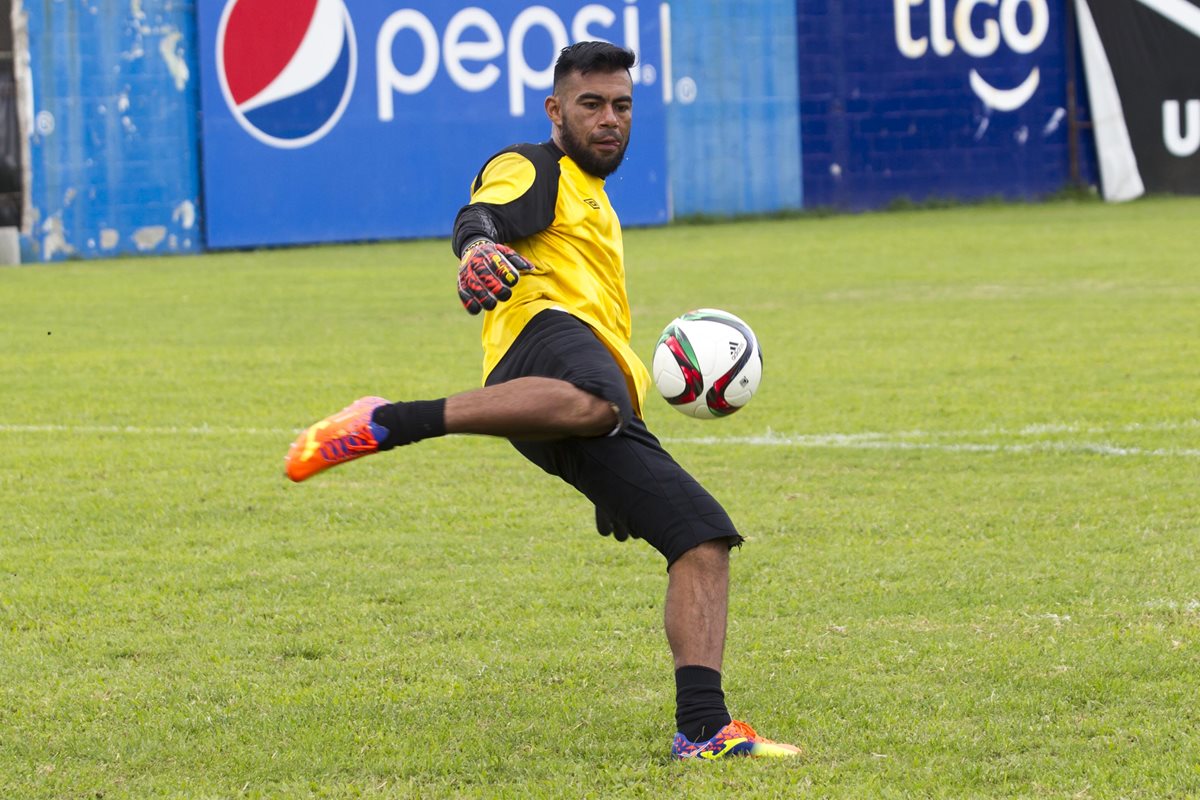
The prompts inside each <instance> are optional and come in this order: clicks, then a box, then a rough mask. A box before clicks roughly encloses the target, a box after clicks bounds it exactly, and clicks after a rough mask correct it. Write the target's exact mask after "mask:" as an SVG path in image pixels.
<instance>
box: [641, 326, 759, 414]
mask: <svg viewBox="0 0 1200 800" xmlns="http://www.w3.org/2000/svg"><path fill="white" fill-rule="evenodd" d="M653 375H654V385H655V386H657V387H658V391H659V392H661V393H662V396H663V397H664V398H666V401H667V402H668V403H670V404H671V406H672V407H673V408H675V409H677V410H678V411H679V412H680V413H683V414H687V415H688V416H689V417H696V418H697V419H717V418H719V417H727V416H729V415H730V414H732V413H733V412H735V411H737V410H738V409H739V408H741V407H742V406H744V405H746V403H749V402H750V398H751V397H753V396H754V393H755V392H756V391H758V384H759V382H760V381H761V380H762V351H761V350H760V349H759V347H758V339H757V338H756V337H755V336H754V331H752V330H750V326H749V325H747V324H746V323H745V322H743V321H742V320H740V319H738V318H737V317H735V316H734V315H733V314H730V313H729V312H727V311H718V310H717V309H715V308H701V309H698V310H696V311H689V312H687V313H686V314H683V315H681V316H679V317H677V318H675V319H674V320H672V321H671V324H670V325H668V326H667V327H666V328H665V329H664V330H663V333H662V337H661V338H660V339H659V340H658V346H657V347H655V348H654V367H653Z"/></svg>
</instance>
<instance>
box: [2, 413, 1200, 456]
mask: <svg viewBox="0 0 1200 800" xmlns="http://www.w3.org/2000/svg"><path fill="white" fill-rule="evenodd" d="M1197 429H1200V419H1189V420H1183V421H1180V422H1149V423H1142V422H1135V423H1129V424H1125V425H1115V426H1110V427H1096V426H1088V425H1077V424H1069V423H1049V424H1041V425H1030V426H1026V427H1023V428H1017V429H1005V428H985V429H982V430H977V431H919V430H912V431H898V432H893V433H883V432H866V433H818V434H796V435H788V434H780V433H775V432H774V431H770V430H768V431H767V432H766V433H765V434H762V435H759V436H690V437H675V438H664V439H663V441H664V442H667V443H669V444H682V445H698V446H710V445H719V446H725V447H728V446H730V445H747V446H750V447H794V448H799V449H835V450H837V449H842V450H932V451H940V452H950V453H1047V452H1050V453H1083V454H1091V455H1100V456H1157V457H1166V458H1200V448H1172V447H1167V448H1143V447H1126V446H1122V445H1117V444H1112V443H1109V442H1103V441H1100V442H1096V441H1078V440H1071V441H1035V442H1020V441H1017V442H1012V441H1011V440H1013V439H1017V440H1020V439H1023V438H1029V437H1037V436H1050V435H1063V434H1070V435H1072V436H1087V437H1094V436H1111V435H1113V434H1122V433H1125V434H1128V433H1138V432H1145V431H1159V432H1164V431H1165V432H1171V431H1183V430H1197ZM3 433H60V434H67V435H71V436H89V435H105V434H108V435H128V436H272V437H278V438H291V437H293V436H295V435H296V434H297V433H299V430H294V429H288V428H231V427H214V426H209V425H199V426H158V427H154V426H151V427H143V426H137V425H61V424H60V425H6V424H0V434H3ZM979 439H985V440H986V439H1008V440H1010V441H1009V442H988V441H983V442H980V441H977V440H979Z"/></svg>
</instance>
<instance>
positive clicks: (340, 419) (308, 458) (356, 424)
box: [287, 397, 388, 482]
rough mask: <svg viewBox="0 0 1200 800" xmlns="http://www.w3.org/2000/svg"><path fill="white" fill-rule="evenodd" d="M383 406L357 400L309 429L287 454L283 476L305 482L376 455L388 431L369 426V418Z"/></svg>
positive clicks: (374, 401)
mask: <svg viewBox="0 0 1200 800" xmlns="http://www.w3.org/2000/svg"><path fill="white" fill-rule="evenodd" d="M387 404H388V401H387V400H384V399H383V398H382V397H360V398H359V399H358V400H355V401H354V402H353V403H351V404H350V405H348V406H346V407H345V408H343V409H342V410H341V411H339V412H337V413H336V414H332V415H330V416H328V417H326V418H325V419H323V420H321V421H320V422H318V423H316V424H315V425H312V426H311V427H309V428H308V430H306V431H304V433H301V434H300V435H299V436H298V437H296V441H294V442H292V446H291V448H290V449H289V450H288V454H287V476H288V477H289V478H291V479H292V480H294V481H296V482H300V481H303V480H308V479H309V478H311V477H312V476H313V475H316V474H317V473H318V472H322V471H324V470H327V469H329V468H330V467H336V466H337V465H338V464H344V463H346V462H347V461H353V460H354V459H356V458H362V457H363V456H369V455H370V454H371V453H375V452H377V451H378V450H379V442H380V441H381V440H382V439H384V438H385V437H386V436H387V435H388V430H387V428H384V427H382V426H380V425H376V424H375V423H373V422H372V421H371V414H372V412H374V411H375V409H377V408H379V406H383V405H387Z"/></svg>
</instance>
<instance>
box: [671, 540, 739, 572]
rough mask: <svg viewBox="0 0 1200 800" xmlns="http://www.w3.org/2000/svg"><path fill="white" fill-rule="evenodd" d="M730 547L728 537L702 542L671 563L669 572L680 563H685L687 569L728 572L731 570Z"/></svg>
mask: <svg viewBox="0 0 1200 800" xmlns="http://www.w3.org/2000/svg"><path fill="white" fill-rule="evenodd" d="M729 548H730V542H729V540H728V539H710V540H708V541H707V542H701V543H700V544H698V545H696V546H695V547H693V548H691V549H690V550H687V551H685V552H684V554H683V555H681V556H680V557H679V558H677V559H676V560H675V562H674V563H673V564H671V567H670V569H669V570H668V572H669V571H671V570H673V569H675V568H676V567H677V566H679V565H680V564H683V565H685V569H693V570H699V571H702V572H727V571H728V570H729Z"/></svg>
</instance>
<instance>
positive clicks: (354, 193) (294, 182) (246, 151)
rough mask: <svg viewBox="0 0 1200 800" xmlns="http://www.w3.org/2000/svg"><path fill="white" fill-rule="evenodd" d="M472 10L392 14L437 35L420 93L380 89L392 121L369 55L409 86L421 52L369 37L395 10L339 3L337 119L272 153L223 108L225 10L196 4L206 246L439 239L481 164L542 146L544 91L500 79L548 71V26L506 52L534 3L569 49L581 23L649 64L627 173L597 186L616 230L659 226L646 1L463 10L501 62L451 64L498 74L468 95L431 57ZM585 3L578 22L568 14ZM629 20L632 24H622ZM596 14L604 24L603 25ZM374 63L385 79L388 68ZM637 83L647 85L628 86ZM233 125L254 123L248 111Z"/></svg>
mask: <svg viewBox="0 0 1200 800" xmlns="http://www.w3.org/2000/svg"><path fill="white" fill-rule="evenodd" d="M471 5H472V4H471V3H467V2H466V1H465V0H463V2H461V3H460V2H455V3H445V2H435V1H434V0H424V2H410V3H407V4H406V5H405V10H404V12H403V13H404V14H405V15H406V17H405V18H404V19H407V20H408V21H410V22H411V21H413V20H416V19H417V18H416V17H415V16H414V15H413V12H417V13H419V14H420V15H421V16H422V17H423V18H424V19H425V20H427V21H428V23H429V24H430V25H431V26H432V29H433V30H434V31H435V33H436V36H437V40H438V42H439V45H438V47H437V50H438V56H437V66H436V73H434V74H433V76H432V80H431V81H430V82H429V83H428V86H427V87H425V88H423V89H421V90H420V91H416V92H415V93H411V94H406V93H401V92H398V91H394V90H387V91H388V92H389V93H390V95H391V100H392V102H393V115H394V116H393V117H392V118H391V119H390V120H387V119H386V114H385V113H384V108H383V106H382V105H381V102H380V98H379V91H378V89H379V86H380V80H379V77H378V76H379V74H380V66H381V60H380V59H379V58H378V57H377V54H378V53H379V52H382V53H383V54H384V58H386V59H390V60H391V61H392V62H393V63H394V65H395V68H396V70H398V71H399V72H400V73H402V74H403V75H405V76H415V75H417V74H418V73H419V70H420V66H421V64H422V61H423V58H424V57H425V56H426V55H427V54H428V52H429V51H428V50H427V49H426V47H425V45H424V44H423V43H422V39H421V38H420V37H419V36H418V34H417V33H416V32H415V29H404V30H401V31H400V32H399V33H398V34H397V35H396V36H395V38H394V39H391V38H390V37H386V36H384V37H381V35H380V34H381V31H386V30H387V20H388V19H389V17H390V16H391V15H392V14H393V13H399V12H398V10H397V6H396V4H395V3H392V2H386V1H385V0H346V2H345V7H346V9H347V12H348V16H349V19H350V20H351V25H352V29H353V31H354V41H355V43H356V60H355V64H354V74H355V78H354V80H353V82H352V84H351V85H350V96H349V100H348V102H347V105H346V106H345V110H344V113H343V114H342V115H341V116H340V118H337V117H330V119H331V120H332V119H336V121H335V122H334V123H333V125H332V127H331V128H330V129H329V130H328V131H327V132H326V133H324V134H323V135H321V136H319V137H318V138H315V139H314V140H312V141H311V142H308V143H305V144H302V145H301V146H289V147H279V146H275V145H274V144H273V143H272V142H270V141H269V140H264V138H263V137H261V136H258V137H256V136H255V135H254V133H253V131H252V130H250V127H252V126H247V125H246V124H245V120H243V119H240V118H239V115H238V114H237V113H235V107H236V106H237V102H235V103H233V104H232V105H231V103H230V102H228V101H227V100H226V93H225V92H224V91H223V89H222V86H221V75H220V74H219V64H218V58H217V42H218V35H219V30H220V29H219V24H220V20H221V15H222V13H223V11H224V10H225V8H226V7H227V3H226V2H224V1H223V0H200V2H199V3H198V6H197V11H198V17H199V31H200V54H201V59H200V61H201V87H202V91H201V96H202V108H203V144H204V193H205V220H206V234H207V241H208V244H209V245H210V246H212V247H217V248H222V247H241V246H249V245H260V244H291V243H304V242H328V241H355V240H370V239H384V238H405V237H419V236H441V235H445V234H448V233H449V232H450V230H451V227H452V225H453V222H454V216H455V214H456V213H457V211H458V209H459V208H460V207H461V206H462V205H463V204H464V203H466V202H467V201H468V198H469V186H470V182H471V180H472V179H473V178H474V176H475V173H476V172H477V171H478V169H479V168H480V167H481V166H482V165H483V163H484V161H485V160H486V159H487V158H488V156H490V155H491V154H492V153H494V152H496V151H498V150H500V149H502V148H504V147H506V146H508V145H509V144H512V143H514V142H518V141H544V140H546V139H548V138H549V135H550V123H549V121H548V120H547V119H546V117H545V113H544V111H543V108H542V103H543V100H544V98H545V97H546V96H547V95H548V94H549V89H548V88H541V87H539V88H528V89H526V88H522V87H521V86H520V85H519V84H518V87H517V90H516V91H515V92H514V91H513V90H512V88H511V85H510V80H509V79H510V77H511V76H512V75H515V74H519V72H514V70H513V61H512V59H514V58H517V59H520V60H523V62H524V63H526V64H528V65H529V66H530V67H531V68H532V69H534V70H540V69H543V68H545V67H547V66H549V65H551V64H553V61H554V59H555V57H556V55H557V51H556V49H555V48H554V46H553V43H554V39H553V38H552V36H551V34H550V33H549V30H550V29H549V28H547V27H546V26H545V25H542V24H535V25H534V26H533V27H532V28H530V30H529V33H528V35H527V36H526V37H525V38H524V42H523V46H521V47H520V48H519V49H518V48H517V47H514V46H513V38H514V37H513V34H512V31H513V27H514V21H515V20H517V19H518V18H519V17H520V16H521V15H522V14H526V13H527V12H528V14H533V15H534V16H533V17H530V16H526V17H525V19H527V20H528V19H533V18H536V19H542V20H545V19H548V18H547V17H546V16H545V12H543V11H538V10H537V9H536V8H535V6H536V5H540V6H541V7H543V8H547V9H549V11H550V12H552V14H553V16H554V17H555V18H556V19H557V20H559V21H560V22H559V23H558V24H561V26H562V31H563V32H564V33H565V34H566V35H567V36H569V38H570V39H571V40H574V39H575V38H577V37H575V36H572V35H571V34H572V33H573V32H575V31H576V29H577V26H578V25H580V24H582V23H583V22H588V20H589V19H590V20H591V21H590V22H588V24H587V28H586V29H587V31H589V32H590V33H591V34H593V36H591V37H589V38H597V37H598V38H605V39H609V40H611V41H615V42H617V43H619V44H633V43H636V44H637V45H638V48H637V49H639V50H640V53H641V57H642V62H643V64H647V65H652V66H653V67H657V68H658V69H655V70H653V74H650V73H645V72H644V71H643V72H641V73H639V83H638V85H636V86H635V87H634V103H635V107H636V124H635V129H634V133H633V137H632V140H631V141H632V143H631V145H630V148H629V153H628V156H627V161H626V163H625V164H624V165H623V166H622V167H621V169H620V170H619V171H618V172H617V173H615V174H614V175H612V176H611V177H610V178H609V180H608V184H607V191H608V194H609V196H610V198H611V200H612V202H613V205H614V207H615V208H616V209H617V211H618V212H619V213H620V215H621V219H622V222H623V223H624V224H626V225H647V224H655V223H662V222H665V221H667V215H668V208H667V155H666V112H665V104H664V100H663V97H662V91H661V88H660V86H659V85H657V84H656V83H655V82H654V80H655V79H656V78H657V74H658V71H659V70H660V69H661V63H662V61H661V54H662V50H661V44H660V35H659V33H660V28H659V17H658V5H657V4H656V3H652V2H643V3H642V4H638V3H636V2H634V3H627V2H623V0H609V2H603V3H592V4H588V3H585V2H581V0H554V1H553V2H546V3H542V4H534V3H532V2H530V0H515V1H514V0H507V1H505V0H491V1H490V2H484V3H479V4H477V6H476V7H477V8H481V9H482V10H483V11H484V12H486V13H487V14H488V15H489V16H490V17H491V18H492V19H494V21H495V23H496V24H497V25H498V26H499V30H500V31H501V32H502V37H501V38H500V39H499V40H497V41H498V42H502V44H503V52H502V53H499V54H497V55H494V56H492V57H489V58H483V59H479V60H470V61H466V62H464V64H465V67H466V68H467V69H468V71H469V72H470V73H473V74H475V75H482V74H484V73H486V72H488V71H489V67H492V68H494V69H495V70H496V71H497V73H496V74H497V77H496V80H495V82H494V83H493V84H492V85H490V86H487V87H486V88H484V89H483V90H481V91H468V90H466V89H464V88H462V86H460V85H459V84H458V83H456V82H455V81H454V80H453V79H452V78H451V76H450V73H449V71H448V69H447V65H446V59H445V57H444V56H445V50H446V47H445V41H446V38H447V37H446V31H447V27H448V24H449V23H450V22H451V20H452V19H453V18H454V17H455V15H456V14H458V13H459V12H461V11H463V9H465V8H468V7H470V6H471ZM643 5H644V6H645V7H644V8H642V7H641V6H643ZM585 7H586V8H587V9H588V14H587V18H586V19H581V18H578V15H579V12H580V10H581V9H584V8H585ZM531 9H532V10H531ZM631 12H632V13H634V14H636V15H637V19H636V22H635V24H633V25H627V24H626V23H627V20H628V15H629V14H630V13H631ZM605 17H608V18H609V19H610V20H611V24H606V23H605V20H604V18H605ZM475 19H480V17H479V16H478V15H476V17H475ZM597 20H599V21H597ZM421 24H423V23H421V22H420V21H419V20H417V25H418V26H419V25H421ZM550 24H554V23H550ZM482 31H483V29H482V28H479V27H478V26H476V27H473V28H471V27H469V28H468V29H467V30H466V31H465V32H464V33H463V35H462V37H461V40H462V41H473V42H483V41H484V40H485V37H484V35H483V32H482ZM381 39H382V41H383V44H382V47H381V46H380V41H381ZM339 41H340V40H339ZM564 44H565V42H564ZM224 63H225V65H226V66H225V69H226V72H227V73H228V72H229V70H231V69H236V67H234V66H230V65H231V64H232V58H230V59H229V60H226V61H225V62H224ZM382 66H383V67H384V68H385V72H386V68H387V62H386V61H383V62H382ZM335 71H336V68H335ZM643 77H645V78H647V79H646V80H640V79H641V78H643ZM384 86H385V88H386V87H387V86H388V82H386V81H385V82H384ZM239 102H244V101H239ZM277 110H278V109H277ZM279 113H283V111H282V110H280V111H279ZM242 117H245V118H246V120H250V121H253V120H252V118H251V116H250V114H243V115H242Z"/></svg>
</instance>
